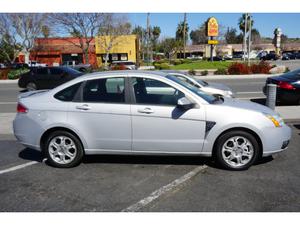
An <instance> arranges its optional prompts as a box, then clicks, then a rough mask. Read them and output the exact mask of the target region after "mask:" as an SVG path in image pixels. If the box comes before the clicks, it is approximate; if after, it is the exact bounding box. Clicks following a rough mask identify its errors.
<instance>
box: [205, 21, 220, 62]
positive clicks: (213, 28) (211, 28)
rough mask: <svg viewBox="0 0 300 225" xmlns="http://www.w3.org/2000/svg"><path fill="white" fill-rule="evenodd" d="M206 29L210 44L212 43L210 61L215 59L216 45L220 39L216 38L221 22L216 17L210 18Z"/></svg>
mask: <svg viewBox="0 0 300 225" xmlns="http://www.w3.org/2000/svg"><path fill="white" fill-rule="evenodd" d="M206 30H207V36H208V44H209V45H210V61H213V50H214V46H215V45H217V44H218V40H215V39H214V38H215V37H217V36H218V35H219V24H218V21H217V19H216V18H215V17H210V18H208V20H207V22H206Z"/></svg>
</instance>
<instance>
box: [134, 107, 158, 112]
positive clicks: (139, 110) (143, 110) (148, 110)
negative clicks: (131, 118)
mask: <svg viewBox="0 0 300 225" xmlns="http://www.w3.org/2000/svg"><path fill="white" fill-rule="evenodd" d="M138 112H139V113H146V114H151V113H154V110H153V109H151V108H148V107H147V108H144V109H138Z"/></svg>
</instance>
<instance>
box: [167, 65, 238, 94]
mask: <svg viewBox="0 0 300 225" xmlns="http://www.w3.org/2000/svg"><path fill="white" fill-rule="evenodd" d="M164 72H166V73H168V74H171V75H174V76H176V77H178V78H179V79H181V80H183V81H185V82H187V83H189V84H191V85H193V86H195V87H196V88H199V89H200V90H201V91H204V92H206V93H208V94H212V95H215V96H220V97H230V98H233V97H234V96H235V94H234V92H233V91H232V90H231V89H230V88H229V87H228V86H226V85H224V84H221V83H212V82H209V83H208V82H206V81H204V80H200V79H196V78H194V77H192V76H190V75H187V74H186V73H182V72H178V71H167V70H166V71H164Z"/></svg>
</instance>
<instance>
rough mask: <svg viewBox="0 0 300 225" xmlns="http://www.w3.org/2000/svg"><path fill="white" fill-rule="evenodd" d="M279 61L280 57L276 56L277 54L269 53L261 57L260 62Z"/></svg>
mask: <svg viewBox="0 0 300 225" xmlns="http://www.w3.org/2000/svg"><path fill="white" fill-rule="evenodd" d="M277 59H279V56H278V55H276V54H275V53H269V54H267V55H265V56H262V57H260V60H274V61H275V60H277Z"/></svg>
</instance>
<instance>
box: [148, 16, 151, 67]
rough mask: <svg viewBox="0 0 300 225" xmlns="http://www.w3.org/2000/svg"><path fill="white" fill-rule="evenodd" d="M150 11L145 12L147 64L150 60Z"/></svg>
mask: <svg viewBox="0 0 300 225" xmlns="http://www.w3.org/2000/svg"><path fill="white" fill-rule="evenodd" d="M150 36H151V34H150V13H147V65H148V66H149V62H150Z"/></svg>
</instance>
